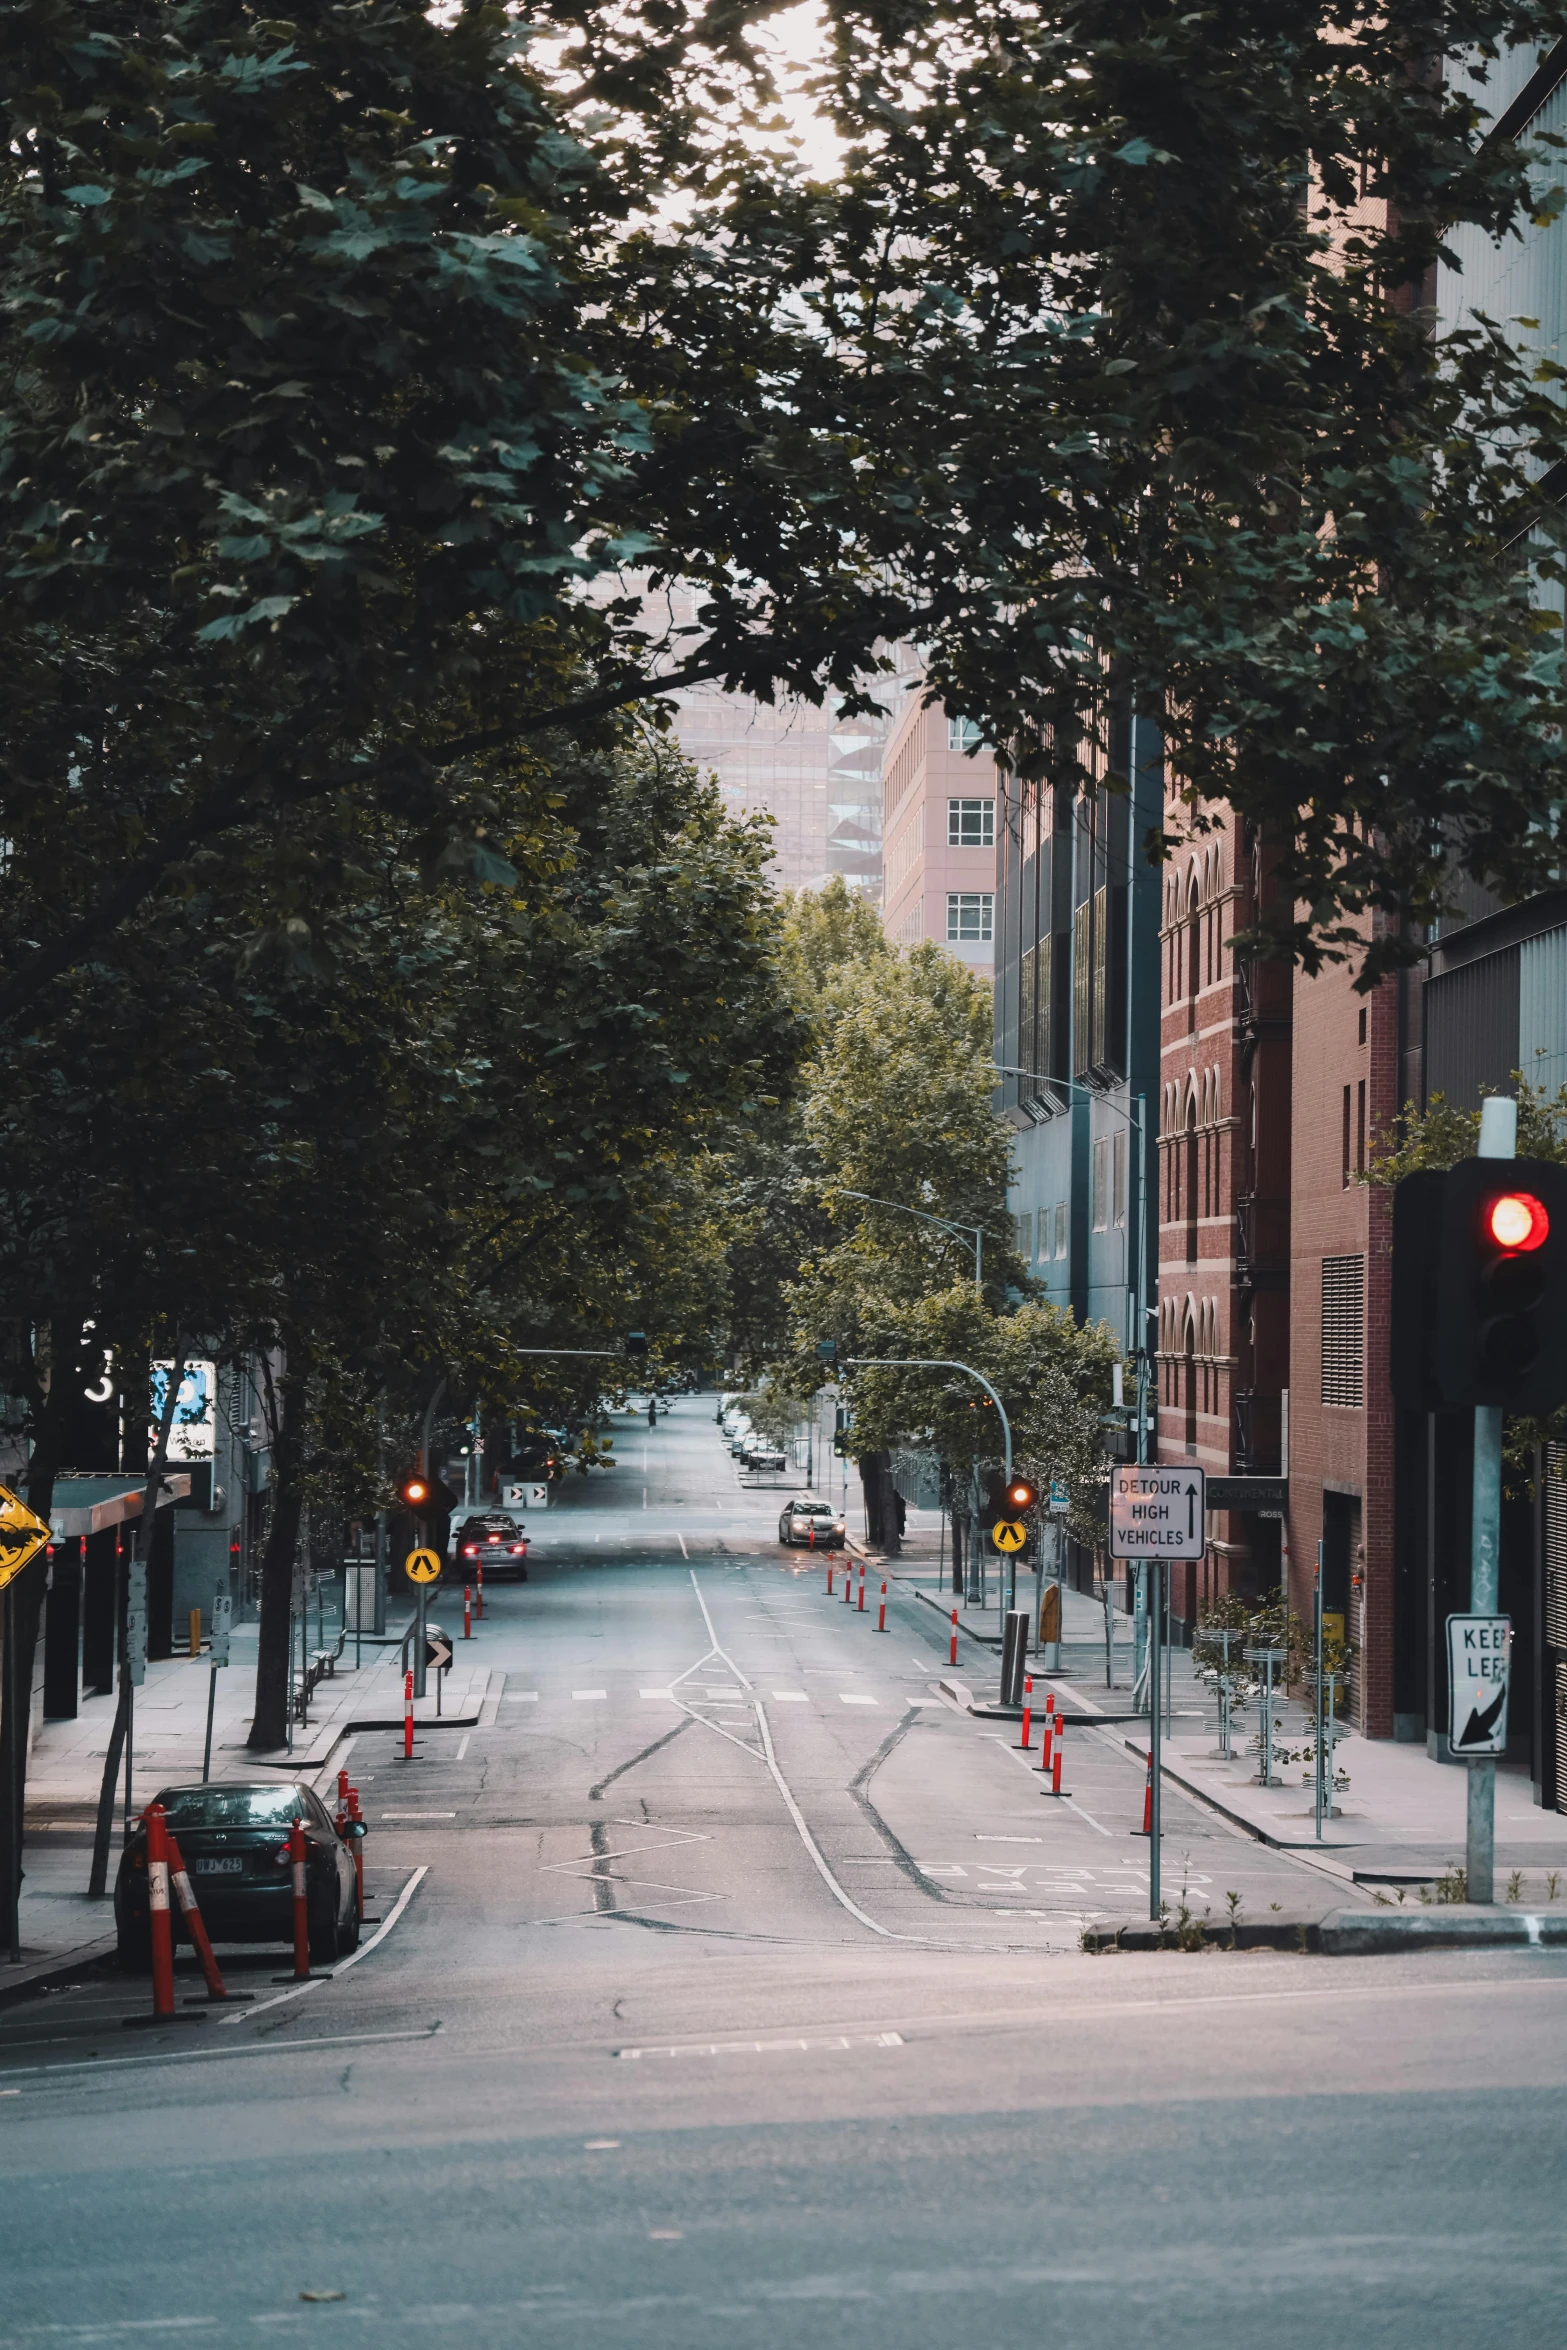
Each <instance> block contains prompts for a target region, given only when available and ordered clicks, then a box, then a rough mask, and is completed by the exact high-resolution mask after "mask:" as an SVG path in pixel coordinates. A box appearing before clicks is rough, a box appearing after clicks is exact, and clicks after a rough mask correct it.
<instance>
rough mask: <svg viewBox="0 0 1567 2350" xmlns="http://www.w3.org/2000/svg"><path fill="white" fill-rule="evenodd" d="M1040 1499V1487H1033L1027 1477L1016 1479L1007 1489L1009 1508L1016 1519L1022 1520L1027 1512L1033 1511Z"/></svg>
mask: <svg viewBox="0 0 1567 2350" xmlns="http://www.w3.org/2000/svg"><path fill="white" fill-rule="evenodd" d="M1038 1499H1039V1488H1038V1486H1037V1485H1031V1484H1030V1483H1029V1481H1028V1479H1027V1478H1026V1477H1014V1478H1013V1480H1012V1482H1011V1484H1010V1485H1009V1486H1008V1487H1007V1489H1006V1504H1007V1508H1008V1509H1009V1510H1010V1511H1011V1513H1012V1515H1013V1517H1014V1518H1020V1517H1021V1516H1022V1515H1023V1512H1024V1511H1025V1510H1031V1509H1032V1508H1033V1506H1034V1504H1035V1502H1036V1501H1037V1500H1038Z"/></svg>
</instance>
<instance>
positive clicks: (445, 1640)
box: [424, 1624, 452, 1673]
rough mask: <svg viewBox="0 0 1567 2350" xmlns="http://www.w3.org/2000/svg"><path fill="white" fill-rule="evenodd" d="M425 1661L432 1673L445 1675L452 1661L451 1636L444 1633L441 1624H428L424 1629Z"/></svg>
mask: <svg viewBox="0 0 1567 2350" xmlns="http://www.w3.org/2000/svg"><path fill="white" fill-rule="evenodd" d="M424 1661H425V1666H426V1669H427V1670H428V1671H430V1672H432V1673H444V1672H445V1670H446V1668H447V1666H448V1665H449V1664H450V1663H451V1661H452V1642H451V1635H450V1633H447V1632H443V1631H442V1630H441V1627H440V1625H439V1624H426V1626H425V1628H424Z"/></svg>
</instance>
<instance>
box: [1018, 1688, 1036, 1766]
mask: <svg viewBox="0 0 1567 2350" xmlns="http://www.w3.org/2000/svg"><path fill="white" fill-rule="evenodd" d="M1033 1743H1034V1676H1033V1674H1032V1673H1025V1674H1024V1675H1023V1735H1022V1737H1021V1738H1020V1739H1019V1740H1018V1744H1019V1746H1021V1747H1022V1749H1023V1752H1024V1753H1025V1754H1027V1752H1028V1750H1029V1748H1030V1747H1031V1746H1032V1745H1033Z"/></svg>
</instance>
